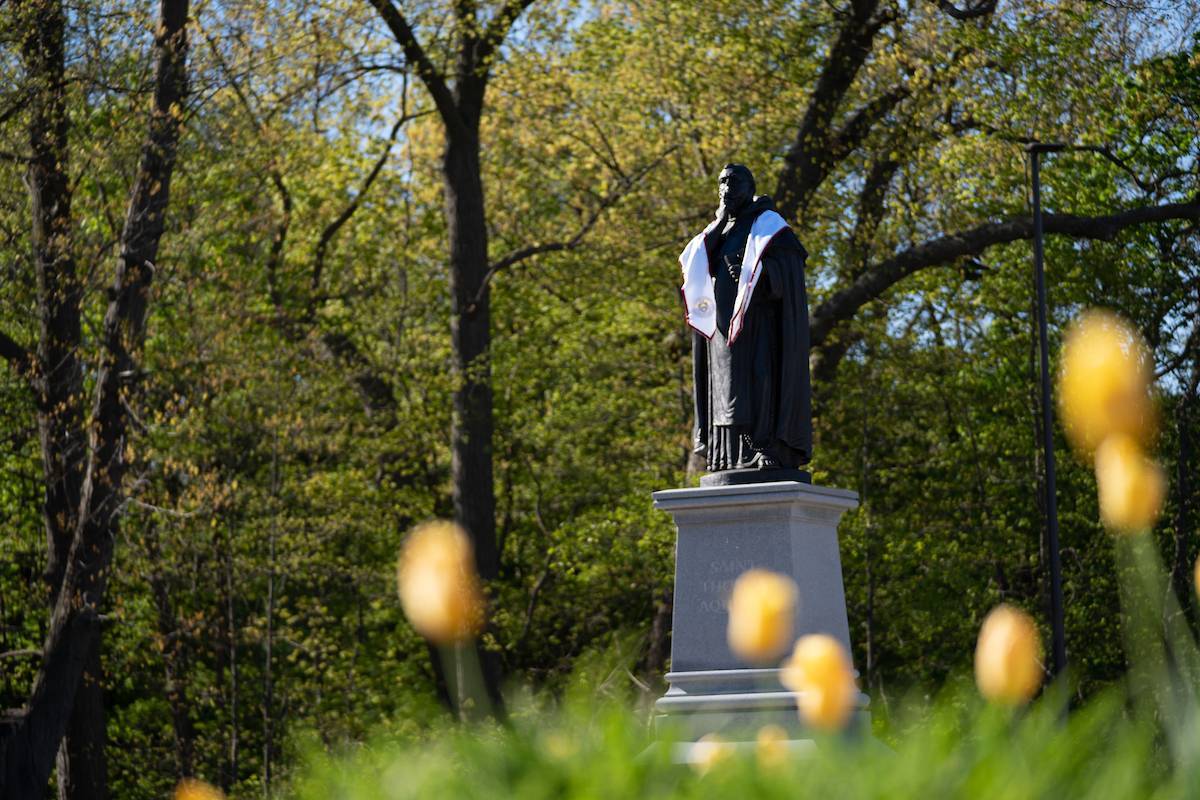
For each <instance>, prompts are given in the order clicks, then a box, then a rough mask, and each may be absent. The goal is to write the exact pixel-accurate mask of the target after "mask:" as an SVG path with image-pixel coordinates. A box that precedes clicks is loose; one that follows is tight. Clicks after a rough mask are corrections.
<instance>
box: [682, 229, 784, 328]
mask: <svg viewBox="0 0 1200 800" xmlns="http://www.w3.org/2000/svg"><path fill="white" fill-rule="evenodd" d="M718 224H720V220H713V221H712V222H710V223H709V224H708V227H707V228H705V229H704V230H703V231H701V232H700V233H698V234H696V236H695V237H694V238H693V239H692V240H691V241H690V242H688V245H687V247H685V248H683V253H682V254H680V256H679V266H680V267H681V268H682V270H683V286H682V287H681V288H680V290H679V291H680V292H681V293H682V294H683V308H684V318H685V319H686V320H687V324H688V325H690V326H691V327H692V328H694V329H695V330H697V331H699V332H700V333H701V334H703V335H704V336H705V338H708V339H711V338H712V337H713V334H714V333H716V332H717V297H716V293H715V292H714V291H713V278H712V275H710V274H709V271H708V266H709V265H708V248H707V247H705V244H704V242H705V240H706V239H707V238H708V236H709V235H710V234H712V233H713V232H714V231H716V229H717V225H718ZM786 227H787V223H786V222H784V220H783V217H781V216H779V214H778V213H777V212H775V211H771V210H767V211H764V212H762V213H761V214H759V215H758V218H757V219H755V220H754V224H753V225H752V226H751V227H750V235H749V236H747V237H746V250H745V252H743V253H742V272H741V275H740V276H739V278H738V293H737V299H736V300H734V303H733V318H732V319H731V320H730V321H729V343H730V344H733V343H734V341H735V340H736V339H737V337H738V334H739V333H741V332H742V320H743V317H744V316H745V314H746V308H747V307H748V306H749V305H750V298H751V297H752V296H753V295H754V287H755V286H756V285H757V284H758V277H759V275H760V274H761V272H762V270H760V269H759V267H760V266H761V263H762V256H763V253H764V252H766V249H767V245H769V244H770V243H771V240H772V239H773V238H775V234H777V233H779V232H780V231H781V230H783V229H784V228H786Z"/></svg>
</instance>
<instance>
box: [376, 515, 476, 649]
mask: <svg viewBox="0 0 1200 800" xmlns="http://www.w3.org/2000/svg"><path fill="white" fill-rule="evenodd" d="M396 577H397V583H398V585H399V590H400V604H401V605H402V606H403V607H404V613H405V614H406V615H407V616H408V619H409V621H410V622H411V623H412V625H413V627H414V628H416V629H417V632H419V633H420V634H421V635H422V636H425V637H426V638H428V639H430V640H432V641H434V642H436V643H438V644H452V643H455V642H462V641H465V640H467V639H470V638H471V637H472V636H473V635H475V634H476V633H477V632H478V631H479V629H480V628H481V627H482V625H483V593H482V591H481V590H480V586H479V577H478V576H477V575H476V573H475V559H474V554H473V551H472V548H471V541H470V539H468V538H467V534H466V533H465V532H464V531H463V529H462V528H460V527H459V526H458V525H455V524H454V523H452V522H444V521H436V522H427V523H425V524H423V525H419V526H417V528H416V529H415V530H413V532H412V533H410V534H409V536H408V538H407V539H406V540H405V541H404V546H403V547H402V548H401V550H400V562H399V564H398V565H397V568H396Z"/></svg>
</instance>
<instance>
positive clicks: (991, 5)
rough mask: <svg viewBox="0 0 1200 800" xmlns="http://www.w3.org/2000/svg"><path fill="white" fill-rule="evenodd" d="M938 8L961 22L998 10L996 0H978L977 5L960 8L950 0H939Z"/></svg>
mask: <svg viewBox="0 0 1200 800" xmlns="http://www.w3.org/2000/svg"><path fill="white" fill-rule="evenodd" d="M938 8H940V9H941V10H942V11H944V12H945V13H947V14H949V15H950V16H952V17H954V18H955V19H956V20H959V21H960V22H965V21H967V20H969V19H978V18H979V17H986V16H988V15H989V14H992V13H994V12H995V10H996V0H978V2H976V3H975V5H972V6H967V7H966V8H959V7H958V6H956V5H954V3H952V2H951V1H950V0H938Z"/></svg>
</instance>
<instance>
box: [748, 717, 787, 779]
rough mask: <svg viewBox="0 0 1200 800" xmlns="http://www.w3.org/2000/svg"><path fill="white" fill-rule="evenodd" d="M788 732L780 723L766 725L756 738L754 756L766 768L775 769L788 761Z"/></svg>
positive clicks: (759, 730) (760, 729)
mask: <svg viewBox="0 0 1200 800" xmlns="http://www.w3.org/2000/svg"><path fill="white" fill-rule="evenodd" d="M788 739H789V737H788V732H787V731H786V730H784V729H783V727H782V726H780V725H764V726H763V727H761V728H759V729H758V736H756V737H755V740H754V757H755V758H756V759H757V760H758V765H759V766H760V767H762V768H764V769H774V768H776V767H779V766H782V765H783V764H786V763H787V760H788Z"/></svg>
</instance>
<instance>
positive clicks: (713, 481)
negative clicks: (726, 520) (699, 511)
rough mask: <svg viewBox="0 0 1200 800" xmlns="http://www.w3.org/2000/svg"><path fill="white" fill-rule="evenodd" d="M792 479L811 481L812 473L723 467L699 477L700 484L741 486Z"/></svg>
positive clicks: (780, 469) (795, 470) (793, 470)
mask: <svg viewBox="0 0 1200 800" xmlns="http://www.w3.org/2000/svg"><path fill="white" fill-rule="evenodd" d="M780 481H794V482H796V483H812V474H811V473H809V472H807V471H805V470H802V469H782V468H779V469H723V470H720V471H718V472H710V473H708V474H707V475H704V476H703V477H701V478H700V485H701V486H741V485H743V484H747V483H778V482H780Z"/></svg>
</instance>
